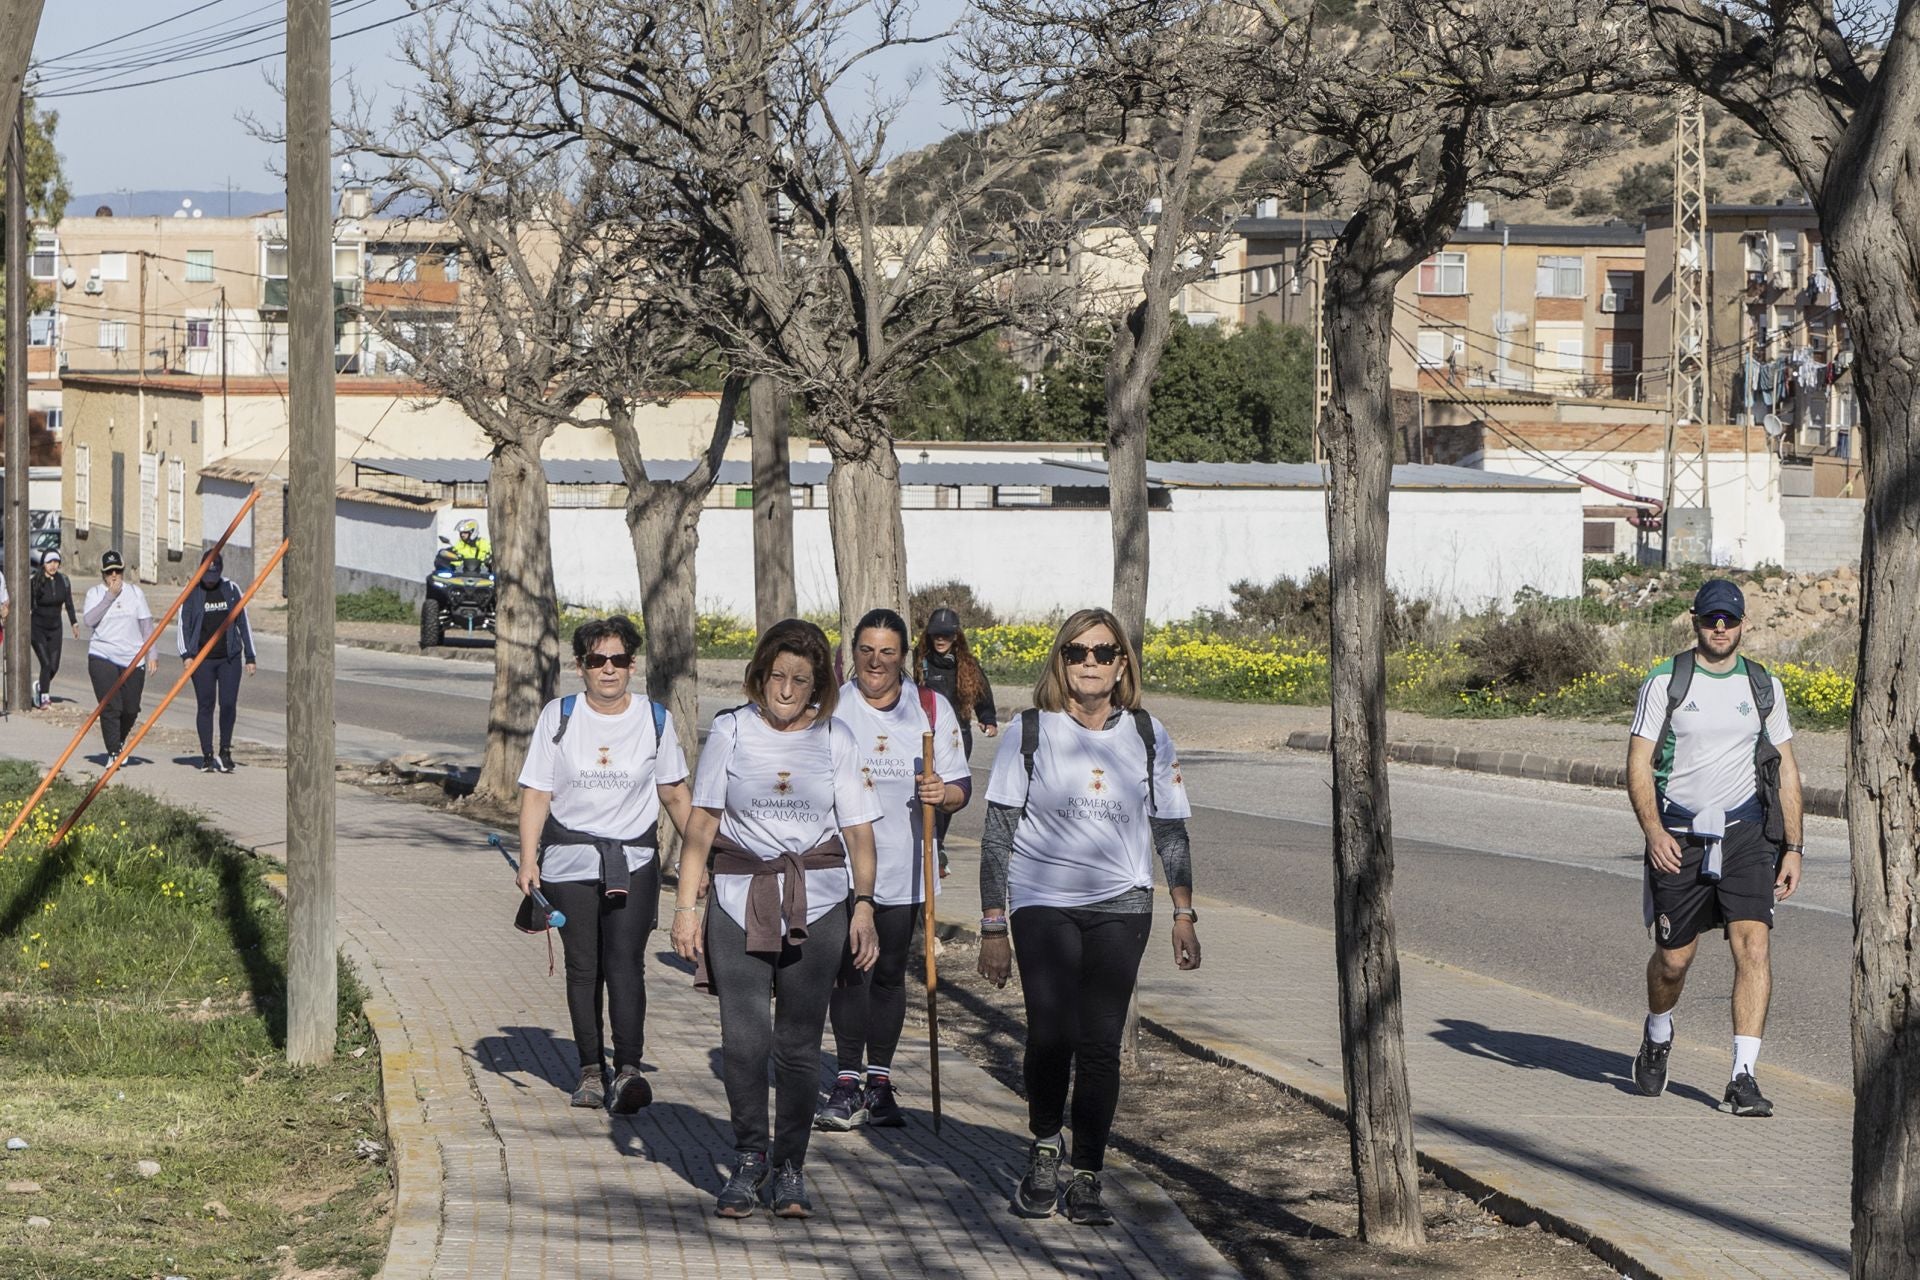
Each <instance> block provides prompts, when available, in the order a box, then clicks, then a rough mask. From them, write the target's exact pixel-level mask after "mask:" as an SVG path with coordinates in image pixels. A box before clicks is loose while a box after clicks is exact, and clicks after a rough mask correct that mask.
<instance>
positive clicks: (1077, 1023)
mask: <svg viewBox="0 0 1920 1280" xmlns="http://www.w3.org/2000/svg"><path fill="white" fill-rule="evenodd" d="M1033 702H1034V709H1033V710H1030V711H1024V712H1022V713H1021V714H1020V715H1019V716H1018V717H1017V718H1016V719H1015V721H1014V722H1013V723H1012V724H1011V725H1009V726H1008V731H1007V732H1006V733H1005V734H1003V735H1002V736H1001V739H1000V752H999V755H998V756H996V757H995V759H994V762H993V775H992V777H991V779H990V780H989V781H988V784H987V820H986V829H985V831H984V832H983V834H982V835H981V837H980V903H981V907H982V910H983V916H982V919H981V921H980V935H981V936H980V972H981V974H982V975H984V976H985V977H986V978H987V979H988V980H989V981H991V982H993V983H995V984H996V985H1002V986H1004V985H1005V984H1006V981H1007V977H1008V975H1009V973H1010V972H1011V969H1012V966H1013V961H1014V958H1015V956H1016V955H1017V956H1018V959H1019V964H1020V986H1021V990H1022V993H1023V994H1024V996H1025V998H1026V1006H1027V1046H1026V1063H1025V1075H1026V1086H1027V1122H1028V1128H1029V1129H1031V1130H1032V1132H1033V1136H1034V1142H1033V1145H1032V1146H1031V1147H1029V1148H1028V1153H1027V1172H1026V1176H1025V1177H1024V1178H1022V1179H1021V1182H1020V1186H1019V1188H1018V1189H1017V1190H1016V1191H1015V1192H1014V1197H1013V1209H1014V1212H1015V1213H1018V1214H1020V1215H1021V1216H1022V1217H1030V1218H1044V1217H1048V1216H1050V1215H1051V1214H1052V1213H1053V1212H1054V1210H1055V1208H1056V1206H1057V1204H1058V1203H1059V1201H1060V1200H1061V1199H1064V1200H1065V1204H1066V1213H1067V1217H1068V1218H1069V1219H1071V1220H1072V1221H1074V1222H1076V1223H1080V1224H1082V1225H1084V1226H1106V1225H1108V1224H1110V1223H1111V1222H1112V1221H1113V1215H1112V1214H1111V1213H1110V1212H1108V1210H1107V1209H1106V1207H1105V1206H1104V1205H1103V1204H1102V1203H1101V1199H1100V1177H1099V1175H1100V1170H1101V1169H1102V1168H1103V1167H1104V1164H1105V1158H1106V1146H1107V1135H1108V1133H1109V1132H1110V1131H1111V1130H1112V1128H1113V1114H1114V1110H1115V1108H1116V1107H1117V1106H1118V1104H1119V1100H1120V1037H1121V1032H1122V1029H1123V1028H1124V1026H1125V1024H1126V1016H1127V1003H1128V1001H1129V1000H1130V999H1131V998H1132V995H1133V987H1134V981H1135V979H1136V977H1137V976H1138V974H1139V970H1140V957H1141V956H1142V955H1143V954H1144V953H1145V950H1146V945H1147V935H1148V933H1149V931H1150V930H1151V929H1152V926H1153V857H1154V855H1155V853H1158V854H1159V857H1160V861H1161V864H1162V866H1163V867H1164V869H1165V871H1166V877H1167V887H1168V890H1169V892H1170V893H1171V895H1172V898H1173V956H1174V961H1175V963H1176V964H1178V965H1179V967H1180V968H1182V969H1197V968H1199V967H1200V939H1199V937H1198V935H1197V934H1196V932H1195V929H1194V925H1195V921H1196V920H1197V918H1198V917H1197V914H1196V913H1195V911H1194V909H1193V864H1192V859H1191V855H1190V852H1189V848H1188V842H1187V823H1186V820H1187V818H1188V817H1190V816H1191V815H1192V812H1193V811H1192V809H1191V807H1190V806H1189V805H1188V803H1187V790H1186V786H1185V784H1184V783H1183V782H1182V781H1181V777H1180V763H1179V758H1178V756H1177V755H1176V754H1175V751H1174V746H1173V739H1172V738H1170V737H1168V736H1167V731H1166V728H1165V726H1163V725H1162V724H1161V723H1160V722H1159V721H1158V720H1156V719H1154V718H1153V717H1152V716H1149V715H1148V714H1147V713H1146V712H1145V711H1142V710H1141V709H1140V679H1139V675H1138V673H1136V672H1135V670H1134V667H1133V649H1132V647H1131V646H1130V645H1129V644H1128V642H1127V633H1126V629H1125V628H1124V627H1122V626H1121V624H1120V620H1119V619H1118V618H1116V617H1114V616H1113V614H1111V613H1109V612H1108V611H1107V610H1105V609H1082V610H1081V611H1080V612H1078V613H1076V614H1074V615H1073V616H1072V617H1071V618H1068V619H1067V620H1066V622H1065V623H1064V624H1063V625H1062V626H1061V628H1060V631H1059V634H1058V635H1056V636H1055V637H1054V640H1053V648H1052V650H1051V652H1049V653H1048V655H1047V661H1046V665H1045V666H1044V667H1043V668H1042V670H1041V673H1040V681H1039V683H1038V684H1037V685H1036V686H1035V688H1034V691H1033ZM1009 913H1011V916H1012V923H1011V925H1009V923H1008V916H1009ZM1069 1093H1071V1095H1072V1105H1071V1114H1070V1115H1069V1112H1068V1095H1069ZM1063 1121H1065V1122H1066V1123H1068V1124H1070V1125H1071V1127H1072V1129H1073V1156H1072V1162H1071V1163H1072V1168H1073V1177H1072V1179H1071V1180H1070V1181H1069V1182H1068V1184H1067V1189H1066V1193H1065V1195H1064V1197H1062V1196H1061V1194H1060V1191H1059V1170H1060V1162H1061V1158H1062V1155H1063V1151H1062V1141H1061V1134H1060V1128H1061V1124H1062V1122H1063Z"/></svg>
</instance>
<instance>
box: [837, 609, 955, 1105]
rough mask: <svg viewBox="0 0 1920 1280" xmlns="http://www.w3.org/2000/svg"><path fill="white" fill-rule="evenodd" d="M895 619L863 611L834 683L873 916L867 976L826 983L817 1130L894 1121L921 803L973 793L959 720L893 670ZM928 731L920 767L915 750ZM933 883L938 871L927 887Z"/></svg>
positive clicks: (898, 645)
mask: <svg viewBox="0 0 1920 1280" xmlns="http://www.w3.org/2000/svg"><path fill="white" fill-rule="evenodd" d="M907 653H908V648H907V623H906V620H905V619H904V618H902V617H901V616H900V615H899V614H897V613H895V612H894V611H893V610H891V609H875V610H873V611H872V612H870V613H868V614H867V615H866V616H865V617H864V618H862V619H860V623H859V625H858V626H857V627H855V628H854V633H853V679H851V680H849V681H847V682H846V683H845V684H844V685H842V686H841V687H840V702H839V706H838V708H837V709H836V710H835V712H834V718H835V719H836V720H838V721H839V722H840V723H841V724H843V725H845V726H846V728H847V732H848V733H849V734H850V735H851V736H852V737H853V740H854V742H855V743H857V744H858V746H859V749H860V774H861V777H862V778H863V780H864V781H865V785H866V786H867V788H868V789H869V790H871V791H872V792H873V793H874V794H875V795H877V796H878V797H879V798H880V819H879V821H877V822H875V823H874V824H873V845H874V857H875V860H876V863H877V866H878V870H877V871H876V873H875V875H874V882H873V899H874V904H875V905H874V908H873V923H874V928H875V930H876V931H877V932H878V934H879V936H880V959H879V960H878V961H877V962H876V963H875V964H874V966H873V972H872V973H871V974H865V973H860V972H859V971H857V970H855V971H852V972H850V973H847V974H845V975H844V976H843V978H842V980H841V982H840V985H839V986H837V987H835V988H834V992H833V1004H832V1007H831V1014H832V1020H833V1041H834V1056H835V1057H836V1058H837V1059H838V1060H839V1075H838V1078H836V1079H835V1081H834V1085H833V1091H832V1092H831V1093H830V1094H828V1096H827V1101H826V1103H825V1104H824V1105H823V1106H822V1107H821V1108H820V1111H819V1114H818V1115H816V1116H815V1117H814V1123H815V1125H817V1126H818V1127H819V1128H822V1129H831V1130H836V1131H845V1130H848V1129H852V1128H853V1127H854V1126H856V1125H859V1124H863V1123H872V1124H876V1125H880V1126H882V1127H884V1128H897V1127H899V1126H900V1125H904V1124H905V1123H906V1122H907V1121H906V1117H905V1116H903V1115H902V1114H901V1112H900V1104H899V1103H898V1102H896V1101H895V1100H894V1096H893V1051H894V1049H895V1048H897V1047H898V1046H899V1043H900V1028H901V1027H902V1026H903V1025H904V1024H905V1022H906V1018H907V959H908V951H909V948H910V947H911V945H912V942H913V925H914V921H915V920H916V919H917V918H918V916H919V914H920V911H921V910H922V906H921V904H923V903H924V902H925V901H926V895H927V887H926V885H924V884H923V883H922V882H921V880H922V876H921V873H922V870H923V868H924V865H925V859H924V854H923V847H922V841H924V840H925V838H926V835H925V832H923V831H922V830H921V817H922V806H923V805H929V804H930V805H933V806H935V808H936V811H937V812H941V813H949V814H950V813H955V812H957V811H959V810H960V809H961V808H963V807H964V806H965V805H966V803H967V799H968V797H970V796H971V795H972V794H973V775H972V773H971V772H970V771H969V770H968V768H967V757H966V752H965V750H964V749H963V747H962V745H961V738H960V720H959V717H958V716H956V715H954V713H953V707H952V706H951V705H950V704H949V703H948V702H947V700H946V698H945V697H944V696H943V695H941V694H938V693H935V692H934V691H933V690H931V689H927V688H923V687H920V686H916V685H915V684H914V683H913V682H912V681H910V680H906V679H903V678H902V672H903V670H904V669H905V666H906V661H907ZM929 731H931V732H932V733H933V766H932V771H931V773H929V772H928V768H927V766H926V764H925V763H924V762H922V761H921V759H920V754H921V749H922V747H923V746H924V745H925V742H924V739H925V736H926V734H927V733H928V732H929ZM939 891H940V881H939V878H938V876H937V875H936V877H935V878H934V882H933V892H934V893H936V894H938V893H939Z"/></svg>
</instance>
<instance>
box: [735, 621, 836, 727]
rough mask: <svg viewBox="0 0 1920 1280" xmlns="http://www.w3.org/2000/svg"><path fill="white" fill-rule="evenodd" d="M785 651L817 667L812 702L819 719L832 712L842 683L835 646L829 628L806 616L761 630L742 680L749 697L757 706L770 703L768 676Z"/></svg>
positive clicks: (742, 688) (742, 687)
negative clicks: (835, 662)
mask: <svg viewBox="0 0 1920 1280" xmlns="http://www.w3.org/2000/svg"><path fill="white" fill-rule="evenodd" d="M783 653H791V654H796V655H798V656H799V657H802V658H805V659H806V660H807V663H808V665H809V666H811V667H812V668H813V701H812V702H811V703H809V704H808V705H809V706H812V707H813V708H815V710H816V711H817V713H818V718H819V719H822V720H824V719H826V718H828V717H829V716H831V715H832V714H833V709H834V708H835V707H836V706H838V705H839V704H840V685H839V683H838V682H836V681H835V680H834V678H833V646H832V645H830V644H828V643H827V633H826V632H824V631H822V630H821V629H820V628H819V627H816V626H815V625H814V624H813V623H811V622H808V621H807V620H806V619H804V618H788V619H786V620H785V621H782V622H776V623H774V624H773V625H772V626H770V627H768V628H767V629H766V631H764V632H763V633H761V636H760V642H759V643H758V644H756V645H754V646H753V657H751V658H749V659H748V660H747V677H746V679H745V680H743V681H742V682H741V684H740V689H741V692H743V693H745V694H746V695H747V700H748V701H749V702H751V703H753V705H754V706H756V707H764V706H766V705H767V677H768V676H770V675H772V674H773V660H774V659H775V658H777V657H779V656H780V655H781V654H783Z"/></svg>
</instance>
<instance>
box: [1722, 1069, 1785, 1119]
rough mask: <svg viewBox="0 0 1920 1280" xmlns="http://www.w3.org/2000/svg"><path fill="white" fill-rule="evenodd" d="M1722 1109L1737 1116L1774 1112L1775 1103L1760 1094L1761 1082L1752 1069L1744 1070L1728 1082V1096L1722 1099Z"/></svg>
mask: <svg viewBox="0 0 1920 1280" xmlns="http://www.w3.org/2000/svg"><path fill="white" fill-rule="evenodd" d="M1720 1109H1721V1110H1722V1111H1730V1112H1732V1113H1733V1114H1734V1115H1736V1116H1770V1115H1772V1114H1773V1104H1772V1103H1771V1102H1768V1101H1767V1100H1766V1099H1765V1098H1763V1097H1761V1096H1760V1084H1759V1082H1758V1081H1756V1080H1755V1079H1754V1078H1753V1073H1752V1072H1750V1071H1742V1072H1741V1073H1740V1074H1739V1075H1737V1076H1735V1077H1734V1078H1733V1079H1732V1080H1730V1081H1728V1082H1727V1096H1726V1097H1725V1098H1723V1099H1722V1100H1721V1102H1720Z"/></svg>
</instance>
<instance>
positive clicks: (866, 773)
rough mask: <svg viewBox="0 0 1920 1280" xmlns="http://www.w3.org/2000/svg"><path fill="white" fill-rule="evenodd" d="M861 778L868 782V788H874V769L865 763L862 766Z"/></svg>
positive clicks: (870, 789)
mask: <svg viewBox="0 0 1920 1280" xmlns="http://www.w3.org/2000/svg"><path fill="white" fill-rule="evenodd" d="M860 780H861V781H862V782H864V783H866V784H867V790H869V791H872V790H873V789H874V786H873V770H871V769H869V768H867V766H865V765H861V766H860Z"/></svg>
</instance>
